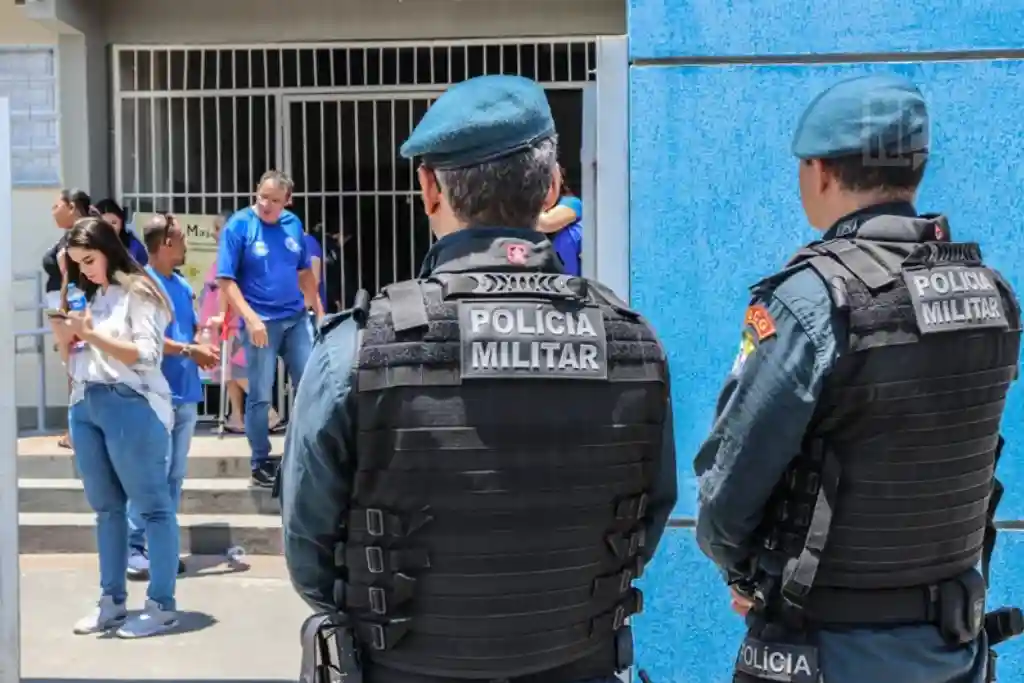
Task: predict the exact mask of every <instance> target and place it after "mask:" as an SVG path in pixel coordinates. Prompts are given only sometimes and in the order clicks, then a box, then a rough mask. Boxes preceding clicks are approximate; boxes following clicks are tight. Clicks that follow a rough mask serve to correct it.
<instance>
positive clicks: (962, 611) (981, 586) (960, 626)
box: [935, 571, 986, 646]
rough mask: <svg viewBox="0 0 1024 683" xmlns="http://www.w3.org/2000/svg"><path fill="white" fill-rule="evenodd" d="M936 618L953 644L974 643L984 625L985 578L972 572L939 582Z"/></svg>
mask: <svg viewBox="0 0 1024 683" xmlns="http://www.w3.org/2000/svg"><path fill="white" fill-rule="evenodd" d="M937 589H938V602H937V605H936V606H937V609H938V614H936V615H935V616H936V621H937V623H938V627H939V632H940V633H942V637H943V639H944V640H945V641H946V642H947V643H949V644H950V645H953V646H963V645H967V644H968V643H973V642H974V641H975V640H976V639H977V638H978V635H979V634H980V633H981V630H982V629H983V628H985V622H986V618H985V580H984V579H983V578H982V577H981V574H979V573H978V572H975V571H969V572H964V573H963V574H961V575H960V576H958V577H956V578H955V579H950V580H949V581H943V582H942V583H940V584H938V586H937Z"/></svg>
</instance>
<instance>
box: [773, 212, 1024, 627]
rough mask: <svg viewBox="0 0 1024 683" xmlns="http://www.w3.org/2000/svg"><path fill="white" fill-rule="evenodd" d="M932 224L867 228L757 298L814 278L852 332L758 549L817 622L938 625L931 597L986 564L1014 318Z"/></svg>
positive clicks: (880, 223) (972, 262) (1005, 297)
mask: <svg viewBox="0 0 1024 683" xmlns="http://www.w3.org/2000/svg"><path fill="white" fill-rule="evenodd" d="M936 221H943V222H942V223H940V225H942V226H945V223H944V219H942V218H941V217H930V218H929V217H923V218H904V217H898V216H878V217H875V218H871V219H870V220H868V221H867V222H865V223H864V224H863V226H862V227H861V228H860V230H859V231H858V232H857V234H856V236H854V237H853V238H850V239H845V238H840V239H834V240H830V241H826V242H818V243H814V244H812V245H810V246H809V247H806V248H804V249H802V250H801V251H800V252H799V253H798V254H797V255H796V257H795V258H794V259H793V260H792V261H791V263H790V265H789V267H788V268H787V269H786V270H785V271H783V272H782V273H780V274H779V275H777V276H774V277H772V278H769V279H768V280H766V281H764V282H763V283H761V284H760V285H758V286H756V287H755V291H757V290H762V291H763V290H768V289H771V288H772V287H774V286H777V284H778V283H779V282H781V281H782V280H783V279H784V278H786V277H788V276H789V275H790V274H792V273H793V272H794V271H796V270H799V269H803V268H813V269H814V270H815V271H817V273H818V274H819V275H820V276H821V277H822V279H823V280H824V281H825V282H826V283H827V284H829V285H830V287H831V291H832V295H833V297H832V298H833V302H834V304H835V307H836V310H837V311H838V313H839V317H840V318H841V320H842V321H843V322H844V323H845V327H846V333H847V339H846V341H845V348H842V349H841V351H842V353H841V358H840V360H839V361H838V363H837V365H836V367H835V368H834V370H833V372H832V373H831V375H830V376H829V378H828V379H827V381H826V385H825V387H824V390H823V393H822V395H821V398H820V400H819V403H818V406H817V410H816V413H815V415H814V417H813V419H812V422H811V425H810V427H809V429H808V432H807V435H806V437H805V441H804V444H803V451H802V453H801V455H800V456H799V457H798V458H797V459H796V460H795V461H794V463H793V465H792V466H791V468H790V470H789V472H788V473H787V475H786V477H785V478H784V480H783V481H782V482H781V483H780V485H779V486H778V487H777V488H776V490H775V492H774V494H773V497H772V501H771V502H770V504H769V509H768V512H767V516H766V520H767V522H768V523H767V525H766V534H765V541H764V546H765V549H766V551H767V552H768V554H769V556H772V555H774V557H775V558H776V560H779V559H781V562H779V561H775V562H773V563H772V564H775V565H776V566H778V565H780V564H781V565H782V566H784V569H783V572H782V577H781V582H780V583H781V594H782V597H783V598H785V600H786V602H787V603H788V604H795V605H797V606H800V607H806V608H807V609H808V610H809V611H810V612H811V613H814V615H816V616H817V617H819V618H820V621H823V622H832V623H856V622H858V621H860V622H868V623H870V622H877V623H882V622H899V621H909V622H914V621H917V620H918V619H919V620H920V621H928V620H931V617H930V616H928V614H927V613H928V609H927V606H928V604H929V598H928V595H929V592H928V591H931V593H932V594H934V593H935V592H936V591H937V589H936V588H935V587H936V586H938V585H939V584H941V583H942V582H944V581H948V580H951V579H954V578H955V577H958V576H959V575H962V574H963V573H964V572H966V571H968V570H970V569H971V568H972V567H974V566H976V565H977V564H978V561H979V559H981V555H982V548H983V542H984V540H985V532H986V522H987V517H988V512H989V502H990V493H991V492H992V490H993V484H994V471H995V463H996V459H997V457H998V449H999V445H1000V438H999V422H1000V418H1001V417H1002V414H1003V407H1004V403H1005V400H1006V394H1007V390H1008V389H1009V387H1010V384H1011V382H1012V381H1013V380H1014V379H1016V376H1017V362H1018V353H1019V345H1020V309H1019V306H1018V303H1017V300H1016V298H1015V296H1014V294H1013V292H1012V291H1011V289H1010V287H1009V286H1008V285H1007V283H1006V282H1005V281H1004V280H1003V278H1002V277H1001V276H1000V275H999V274H998V273H997V272H995V271H993V270H991V269H989V268H986V267H985V266H984V265H983V263H982V260H981V253H980V250H979V249H978V246H977V245H976V244H968V243H950V242H942V241H924V240H925V239H927V236H929V235H935V234H939V235H942V234H944V230H943V229H939V230H937V231H936V230H935V225H936ZM946 234H948V233H946ZM916 587H924V588H926V589H927V590H926V591H925V596H926V597H925V599H924V600H922V599H920V595H918V594H916V593H914V592H903V593H901V592H899V591H898V590H891V589H904V588H916ZM883 591H887V592H883ZM873 595H874V596H875V597H877V598H878V599H877V600H873V599H872V596H873ZM825 596H827V599H826V598H825ZM934 597H935V596H934V595H933V596H932V598H931V599H932V600H933V601H934ZM901 600H902V601H906V604H905V605H904V604H897V603H900V601H901Z"/></svg>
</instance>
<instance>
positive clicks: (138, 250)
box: [122, 228, 149, 266]
mask: <svg viewBox="0 0 1024 683" xmlns="http://www.w3.org/2000/svg"><path fill="white" fill-rule="evenodd" d="M122 230H124V231H125V234H126V235H127V236H128V237H127V242H128V245H127V246H128V253H129V254H131V255H132V258H133V259H135V260H136V261H138V263H139V265H140V266H144V265H146V264H148V263H149V252H148V251H146V245H145V244H143V243H142V242H141V241H140V240H139V238H138V237H136V236H135V235H133V234H132V233H131V231H129V230H127V229H126V228H122Z"/></svg>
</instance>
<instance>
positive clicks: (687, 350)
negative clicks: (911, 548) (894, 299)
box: [629, 0, 1024, 683]
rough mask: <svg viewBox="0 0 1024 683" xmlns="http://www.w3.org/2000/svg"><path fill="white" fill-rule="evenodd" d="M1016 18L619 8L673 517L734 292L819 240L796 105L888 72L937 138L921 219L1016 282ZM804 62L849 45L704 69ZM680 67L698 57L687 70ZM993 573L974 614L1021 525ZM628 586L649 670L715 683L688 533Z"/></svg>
mask: <svg viewBox="0 0 1024 683" xmlns="http://www.w3.org/2000/svg"><path fill="white" fill-rule="evenodd" d="M965 6H969V7H970V9H967V8H965ZM1021 18H1024V1H1022V0H1003V1H1002V2H997V1H996V0H973V2H971V3H964V4H963V5H961V3H953V2H951V1H950V0H940V1H939V2H927V0H919V1H910V0H890V1H889V2H878V1H871V2H865V3H850V2H844V1H843V0H819V1H817V2H797V0H761V1H760V2H739V1H738V0H717V1H716V0H689V1H687V0H631V6H630V11H629V37H630V56H631V60H632V62H633V65H632V66H631V69H630V129H631V132H630V214H631V215H630V235H631V237H630V249H631V253H630V259H631V263H632V272H631V289H632V292H631V296H632V300H633V304H634V305H635V306H637V307H638V308H639V309H640V310H642V311H644V312H645V313H646V314H647V315H648V316H649V317H650V319H651V321H652V322H653V323H654V325H655V327H656V328H657V330H658V332H659V334H660V336H661V337H662V339H663V341H664V342H665V343H666V345H667V346H668V348H669V352H670V356H671V363H672V377H673V386H674V389H675V392H674V393H675V405H674V409H675V426H676V440H677V447H678V453H679V481H680V502H679V505H678V506H677V509H676V511H675V517H676V518H677V519H681V520H690V519H692V517H693V514H694V507H695V505H694V503H695V498H696V491H695V484H694V480H693V476H692V470H691V462H692V458H693V455H694V454H695V453H696V450H697V448H698V446H699V445H700V443H701V441H702V440H703V438H704V437H705V436H706V435H707V431H708V429H709V427H710V422H711V418H712V414H713V408H714V402H715V398H716V396H717V392H718V390H719V388H720V384H721V381H722V379H723V378H724V376H725V373H726V372H727V370H728V368H729V366H730V364H731V362H732V359H733V357H734V355H735V353H736V350H737V347H738V343H739V334H740V329H741V323H742V315H743V310H744V308H745V306H746V303H747V301H748V295H747V289H746V288H747V287H748V286H749V285H750V284H752V283H753V282H755V281H757V280H758V279H759V278H760V277H762V276H764V275H767V274H769V273H771V272H773V271H774V270H776V269H777V268H778V266H779V265H780V264H781V263H783V262H784V260H785V259H786V258H787V257H788V256H789V255H790V254H792V253H793V251H795V249H796V248H797V247H798V246H800V245H801V244H803V243H805V242H807V241H810V240H811V239H814V238H815V236H816V233H815V232H814V231H813V230H812V229H811V228H810V227H809V226H808V225H807V223H806V220H805V219H804V217H803V214H802V212H801V209H800V201H799V196H798V191H797V180H796V174H797V165H796V162H795V160H794V159H793V157H792V156H791V155H790V153H789V146H790V141H791V136H792V132H793V128H794V126H795V124H796V121H797V119H798V118H799V116H800V113H801V112H802V111H803V109H804V107H805V106H806V104H807V103H808V102H809V101H810V99H811V98H812V97H813V96H814V95H815V94H817V93H818V92H819V91H820V90H822V89H823V88H825V87H826V86H828V85H830V84H831V83H833V82H835V81H836V80H839V79H841V78H844V77H848V76H852V75H857V74H861V73H867V72H877V71H895V72H898V73H902V74H904V75H906V76H909V77H910V78H911V79H913V80H914V81H915V82H916V83H917V84H918V85H919V86H920V87H921V88H922V90H923V91H924V93H925V95H926V97H927V99H928V103H929V105H930V109H931V113H932V117H933V126H932V132H933V140H934V142H933V155H932V159H931V161H930V162H929V169H928V172H927V175H926V178H925V182H924V185H923V187H922V192H921V197H920V201H919V202H918V207H919V209H920V210H921V211H936V212H944V213H946V214H947V215H948V216H949V218H950V223H951V228H952V232H953V235H954V237H957V238H959V239H969V240H974V241H978V242H980V243H981V245H982V248H983V250H984V252H985V254H986V256H987V259H988V260H989V261H990V262H991V263H992V264H993V265H994V266H995V267H997V268H999V269H1000V270H1001V271H1002V272H1003V273H1004V274H1005V275H1006V276H1007V277H1008V278H1009V279H1010V280H1011V282H1012V283H1013V284H1014V285H1015V286H1016V287H1017V288H1018V290H1024V211H1022V209H1024V115H1022V112H1024V80H1022V76H1024V21H1021ZM1007 48H1014V49H1018V50H1022V52H1021V53H1020V54H1019V55H1017V56H1018V57H1020V60H1017V59H992V58H985V59H982V57H989V55H977V54H971V55H966V56H965V55H955V56H949V55H947V56H945V58H946V59H950V60H951V61H939V60H938V56H922V55H914V57H913V58H914V59H927V60H929V61H916V62H907V61H906V59H907V57H901V56H900V55H898V54H895V55H893V56H892V57H891V61H890V62H889V63H885V62H876V63H864V62H863V61H860V60H863V59H865V58H864V57H863V56H861V55H864V54H866V53H876V57H875V59H877V53H907V52H933V51H939V50H947V51H948V50H957V51H967V52H969V51H979V50H989V49H1004V50H1005V49H1007ZM808 53H816V54H831V55H835V54H838V53H851V54H849V56H848V58H847V59H844V60H843V61H844V62H845V63H842V64H811V63H789V64H785V63H774V64H765V63H761V64H753V63H751V64H742V63H740V64H736V63H732V64H724V63H717V64H716V63H715V61H716V58H718V59H721V58H725V57H729V58H730V59H729V61H731V62H736V61H738V60H736V59H735V57H743V56H752V59H751V61H753V58H754V57H760V58H761V59H758V60H757V61H762V62H763V61H770V60H764V59H763V58H764V57H772V56H779V55H794V54H808ZM693 57H701V58H703V61H704V63H702V64H700V65H685V62H686V61H687V60H688V59H691V58H693ZM953 57H955V58H956V60H952V58H953ZM652 59H653V60H661V61H662V62H665V61H669V62H670V64H669V65H664V64H655V65H652V64H651V63H650V60H652ZM740 61H741V60H740ZM777 61H778V62H784V61H786V60H785V59H778V60H777ZM789 61H790V62H792V61H793V60H789ZM807 61H813V60H807ZM638 62H639V63H638ZM680 62H681V64H680ZM1022 397H1024V389H1021V388H1019V387H1018V388H1017V389H1015V390H1014V392H1013V394H1012V395H1011V400H1010V402H1009V405H1008V408H1007V413H1006V415H1007V417H1006V419H1004V433H1005V435H1006V438H1007V441H1008V446H1007V449H1006V451H1005V453H1004V456H1003V461H1002V462H1001V464H1000V468H999V473H1000V477H1001V478H1002V479H1003V481H1004V483H1005V484H1006V485H1007V488H1008V490H1009V493H1008V494H1007V496H1006V498H1005V499H1004V502H1003V505H1002V507H1001V509H1000V518H1001V519H1002V520H1024V496H1022V495H1021V494H1020V493H1019V492H1020V491H1022V490H1024V465H1022V463H1021V459H1022V457H1024V423H1022V420H1021V415H1022V413H1021V408H1022V400H1024V398H1022ZM993 572H994V577H993V580H994V584H995V586H994V594H993V595H992V597H991V600H990V604H991V605H995V604H1002V603H1004V602H1006V601H1009V602H1010V603H1011V604H1012V603H1016V604H1024V581H1022V579H1024V537H1021V536H1020V534H1019V532H1012V531H1008V532H1003V534H1002V536H1001V537H1000V543H999V548H998V551H997V561H996V563H995V566H994V568H993ZM1013 584H1016V585H1017V586H1019V587H1016V588H1015V586H1014V585H1013ZM644 587H645V592H646V594H647V597H648V603H647V604H648V607H647V609H646V611H645V615H644V616H642V617H640V618H638V619H637V625H638V644H639V645H638V647H639V658H640V663H641V665H642V666H643V667H645V668H647V669H648V670H649V672H650V673H651V675H652V678H653V679H654V680H655V681H656V682H658V683H660V682H663V681H668V682H671V683H728V682H729V681H731V677H730V672H731V665H732V660H733V658H734V656H735V652H736V646H737V643H738V637H739V635H740V633H741V624H740V622H739V619H738V618H737V617H736V616H735V615H733V613H732V612H731V611H730V610H729V600H728V596H727V594H726V590H725V588H724V587H723V586H722V584H721V581H720V580H719V579H718V577H717V575H716V574H715V572H714V570H713V568H712V567H711V565H710V563H709V562H708V561H707V560H706V559H705V558H704V557H703V556H702V555H701V554H700V552H699V550H697V547H696V544H695V543H694V542H693V536H692V531H691V530H689V529H674V530H671V531H670V532H669V534H668V536H667V538H666V541H665V547H664V549H663V550H662V551H661V552H660V553H659V556H658V558H657V559H656V560H655V563H654V565H653V566H652V568H651V570H650V573H649V574H648V575H647V576H646V577H645V579H644ZM1014 591H1015V592H1014ZM1019 642H1020V641H1018V643H1013V644H1008V645H1005V646H1001V647H1000V653H1001V655H1002V656H1001V659H1000V679H999V680H1000V683H1024V645H1022V644H1019Z"/></svg>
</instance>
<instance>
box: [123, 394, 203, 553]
mask: <svg viewBox="0 0 1024 683" xmlns="http://www.w3.org/2000/svg"><path fill="white" fill-rule="evenodd" d="M198 421H199V407H198V406H197V405H196V404H195V403H182V404H181V405H180V406H174V427H172V428H171V439H170V443H169V446H170V450H169V451H168V455H167V484H168V488H169V490H170V492H171V505H172V506H173V507H174V511H175V513H177V512H178V510H179V509H180V507H181V484H182V482H184V481H185V471H186V469H187V467H188V449H189V446H191V445H192V435H193V434H195V431H196V422H198ZM128 528H129V533H128V546H129V547H130V548H133V549H135V550H143V549H145V547H146V522H145V520H144V519H142V515H141V514H140V513H139V507H138V506H137V505H136V504H135V501H133V500H132V499H131V498H129V499H128Z"/></svg>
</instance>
